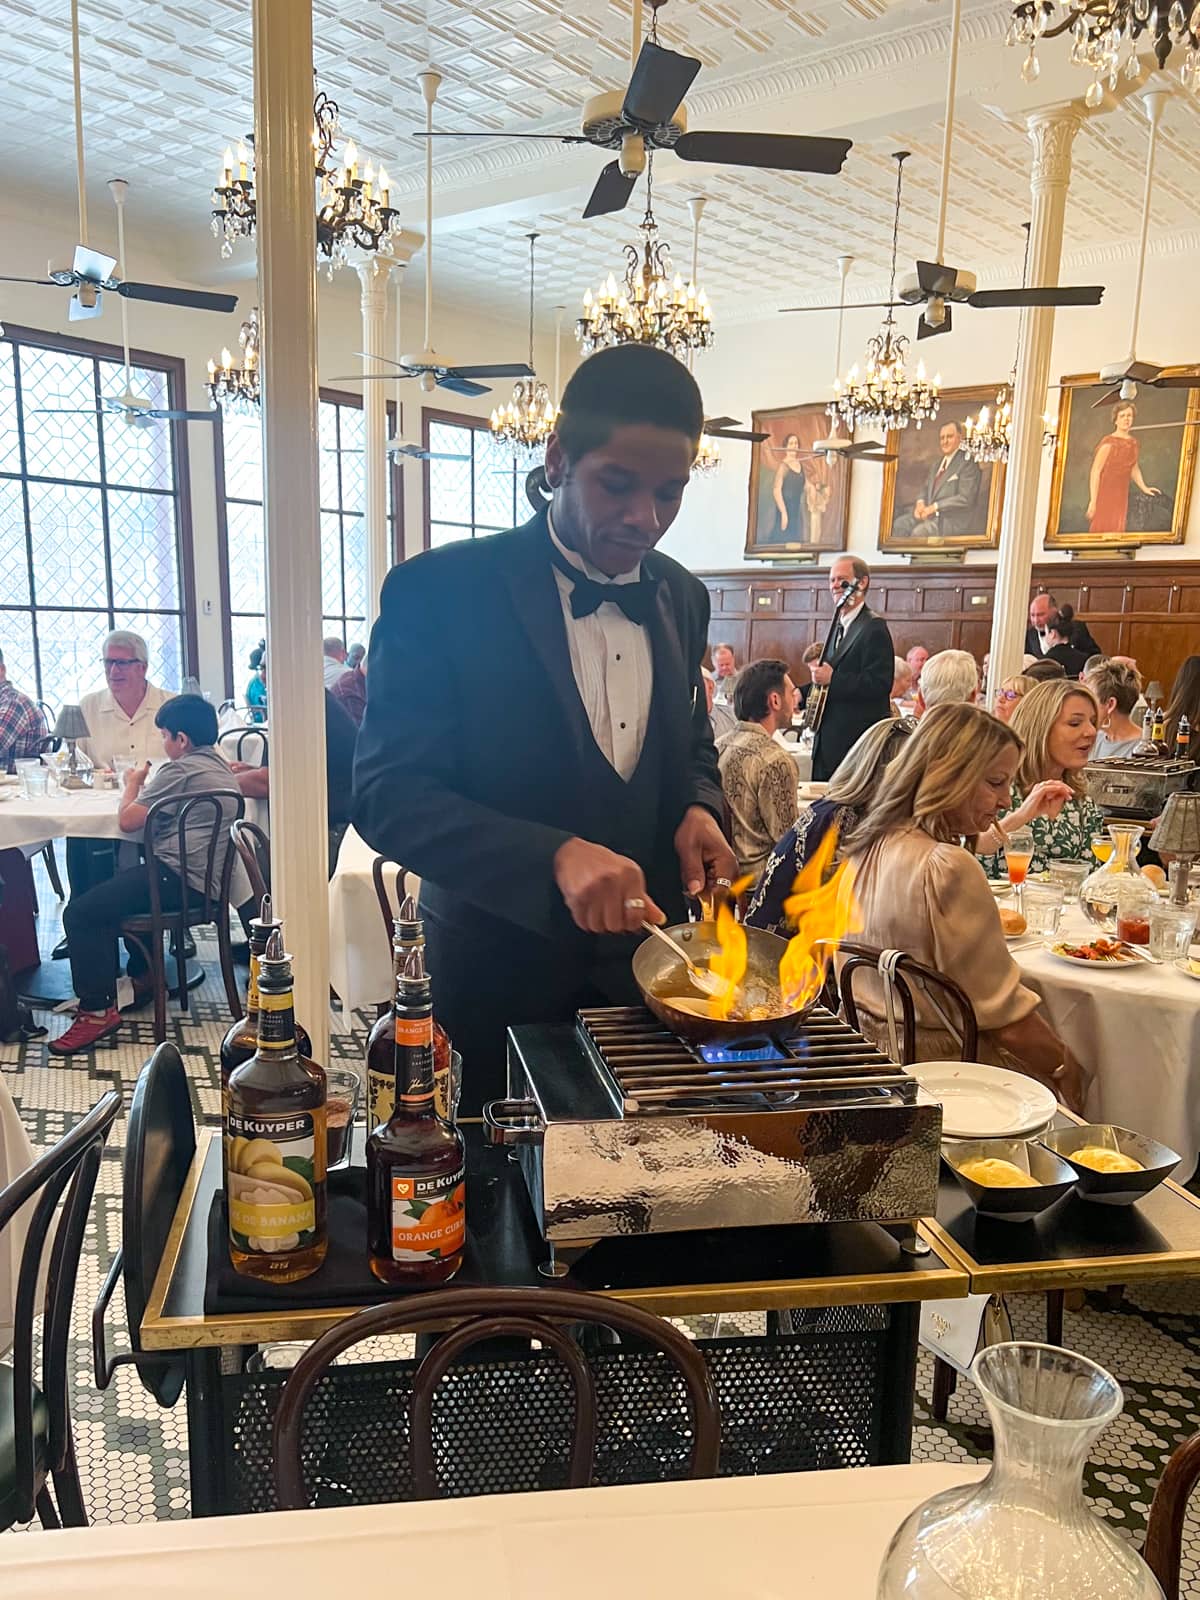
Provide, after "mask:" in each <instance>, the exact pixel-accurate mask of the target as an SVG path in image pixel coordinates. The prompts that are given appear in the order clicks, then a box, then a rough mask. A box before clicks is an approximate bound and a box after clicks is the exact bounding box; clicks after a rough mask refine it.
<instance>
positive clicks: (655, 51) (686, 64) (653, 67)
mask: <svg viewBox="0 0 1200 1600" xmlns="http://www.w3.org/2000/svg"><path fill="white" fill-rule="evenodd" d="M700 66H701V63H700V62H699V61H697V60H696V58H695V56H681V55H680V54H679V52H678V51H677V50H664V49H663V47H662V45H660V44H655V42H654V40H653V39H644V40H643V41H642V48H641V51H640V53H639V55H638V58H637V63H636V65H635V66H634V69H633V76H632V77H631V78H630V80H629V87H628V89H626V91H625V103H624V105H623V106H622V107H621V110H622V112H623V114H624V115H625V116H626V117H628V119H629V121H630V122H637V123H641V124H642V126H643V127H647V128H657V127H659V126H660V125H661V124H662V123H664V122H670V120H671V118H672V117H673V116H674V115H675V113H676V111H678V109H679V105H680V102H681V101H682V100H683V97H684V95H685V94H686V93H687V92H688V90H689V89H690V88H691V87H692V83H693V81H694V79H695V77H696V74H697V73H698V72H699V71H700Z"/></svg>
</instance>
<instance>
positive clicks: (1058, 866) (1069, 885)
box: [1046, 861, 1092, 900]
mask: <svg viewBox="0 0 1200 1600" xmlns="http://www.w3.org/2000/svg"><path fill="white" fill-rule="evenodd" d="M1046 870H1047V871H1048V872H1049V874H1050V882H1051V883H1056V884H1057V885H1058V886H1059V888H1060V889H1062V890H1063V892H1064V894H1065V895H1066V896H1067V898H1068V899H1070V900H1074V899H1076V898H1077V896H1078V894H1079V891H1080V889H1081V888H1082V887H1083V880H1084V879H1085V878H1086V877H1088V875H1089V874H1090V873H1091V871H1092V863H1091V862H1090V861H1049V862H1047V863H1046Z"/></svg>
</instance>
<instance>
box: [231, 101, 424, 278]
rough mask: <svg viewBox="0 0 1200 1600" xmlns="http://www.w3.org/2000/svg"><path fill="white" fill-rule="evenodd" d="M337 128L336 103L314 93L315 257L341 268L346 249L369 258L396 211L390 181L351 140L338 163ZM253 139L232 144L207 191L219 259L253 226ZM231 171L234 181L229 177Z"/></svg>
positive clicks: (392, 225)
mask: <svg viewBox="0 0 1200 1600" xmlns="http://www.w3.org/2000/svg"><path fill="white" fill-rule="evenodd" d="M339 128H340V113H339V111H338V107H337V103H336V101H333V100H331V99H330V98H329V96H328V95H327V94H325V93H323V92H322V91H320V90H318V91H317V95H316V98H315V99H314V100H313V131H312V149H313V180H314V206H315V209H316V223H317V252H318V254H319V255H320V256H323V257H324V258H325V260H326V261H327V262H328V263H329V276H330V277H332V276H333V272H334V268H335V267H344V266H346V265H348V263H349V260H350V251H351V249H356V250H360V251H362V252H363V253H364V254H367V255H371V254H374V252H376V251H378V250H382V249H384V248H385V247H386V245H387V243H388V240H389V239H390V238H391V236H392V234H393V233H394V232H395V231H396V229H397V227H398V224H399V212H398V211H396V210H395V209H394V207H393V206H392V205H391V204H390V198H391V197H390V192H389V189H390V179H389V178H388V175H387V172H386V171H385V170H384V168H383V167H380V169H379V171H378V172H376V171H375V168H374V166H373V165H372V163H371V162H370V161H368V162H366V164H365V165H363V164H362V163H360V161H359V153H358V149H357V147H356V145H355V143H354V141H353V139H347V140H346V143H345V146H344V148H343V151H342V157H341V161H340V162H338V161H336V160H335V159H334V155H333V146H334V140H335V139H336V137H337V134H338V131H339ZM253 147H254V137H253V135H252V134H247V136H246V138H245V139H243V140H240V141H239V142H238V147H237V155H236V158H235V155H234V152H233V150H232V149H231V148H227V149H226V151H225V158H224V161H223V162H222V165H221V176H220V178H219V180H218V181H217V183H216V184H215V185H214V186H213V192H212V207H213V211H212V231H213V234H214V236H215V237H216V238H218V239H220V241H221V255H222V256H230V255H232V254H233V245H234V240H236V239H251V238H253V237H254V233H255V229H256V226H257V202H256V199H255V193H254V155H253ZM235 167H236V170H237V176H236V177H235V176H234V169H235Z"/></svg>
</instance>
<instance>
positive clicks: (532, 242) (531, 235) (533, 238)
mask: <svg viewBox="0 0 1200 1600" xmlns="http://www.w3.org/2000/svg"><path fill="white" fill-rule="evenodd" d="M525 237H526V238H527V239H528V240H529V365H530V366H531V367H534V360H533V282H534V280H533V247H534V245H535V244H536V243H537V241H538V237H539V236H538V235H537V234H536V233H527V234H526V235H525ZM534 370H535V371H536V367H535V368H534Z"/></svg>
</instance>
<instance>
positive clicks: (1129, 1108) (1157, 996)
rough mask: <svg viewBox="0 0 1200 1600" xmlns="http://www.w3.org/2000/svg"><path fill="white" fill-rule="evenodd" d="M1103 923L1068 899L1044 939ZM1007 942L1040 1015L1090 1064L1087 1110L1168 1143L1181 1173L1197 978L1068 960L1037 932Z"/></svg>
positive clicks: (1162, 969) (1191, 1142)
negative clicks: (1057, 924)
mask: <svg viewBox="0 0 1200 1600" xmlns="http://www.w3.org/2000/svg"><path fill="white" fill-rule="evenodd" d="M1104 933H1105V930H1104V929H1101V928H1097V927H1096V926H1095V925H1094V924H1093V923H1090V922H1089V921H1088V920H1087V918H1086V917H1085V916H1084V913H1083V912H1082V910H1080V908H1079V907H1078V905H1068V906H1067V907H1066V909H1065V911H1064V914H1063V918H1062V922H1061V924H1060V927H1059V932H1058V934H1057V935H1056V936H1055V940H1054V942H1056V943H1058V942H1068V943H1083V942H1085V941H1087V940H1088V939H1094V938H1096V937H1097V936H1102V935H1103V934H1104ZM1109 936H1110V937H1111V934H1110V935H1109ZM1009 948H1010V950H1011V951H1012V955H1013V959H1014V960H1015V961H1016V963H1017V965H1018V966H1019V967H1020V969H1021V981H1022V983H1024V984H1026V985H1027V986H1028V987H1029V988H1031V989H1033V990H1035V991H1036V992H1037V993H1038V994H1039V995H1040V996H1041V999H1042V1009H1043V1012H1044V1014H1045V1017H1046V1021H1047V1022H1048V1023H1049V1024H1050V1026H1051V1027H1052V1028H1053V1029H1054V1031H1055V1032H1056V1033H1057V1034H1058V1035H1059V1037H1060V1038H1062V1039H1063V1040H1064V1041H1065V1042H1066V1044H1067V1045H1069V1047H1070V1049H1071V1050H1072V1052H1073V1053H1074V1055H1075V1056H1076V1057H1077V1058H1078V1059H1079V1060H1080V1061H1081V1062H1082V1063H1083V1065H1084V1067H1085V1068H1086V1069H1087V1070H1088V1071H1090V1072H1091V1073H1092V1081H1091V1084H1090V1087H1089V1089H1088V1095H1087V1102H1086V1105H1085V1111H1086V1113H1087V1115H1088V1117H1089V1118H1090V1119H1091V1120H1092V1121H1094V1122H1112V1123H1116V1124H1117V1125H1118V1126H1120V1127H1123V1128H1134V1129H1136V1130H1137V1131H1138V1132H1139V1133H1144V1134H1148V1135H1149V1136H1150V1138H1152V1139H1157V1140H1159V1142H1160V1143H1162V1144H1165V1145H1169V1146H1170V1147H1171V1149H1172V1150H1177V1151H1178V1152H1179V1155H1180V1157H1181V1158H1182V1159H1181V1160H1180V1163H1179V1169H1178V1171H1177V1172H1176V1174H1175V1176H1176V1178H1177V1179H1178V1180H1179V1181H1180V1182H1184V1181H1186V1180H1187V1179H1188V1178H1190V1177H1191V1176H1192V1174H1193V1173H1194V1172H1195V1170H1196V1164H1197V1159H1198V1157H1200V982H1197V980H1196V979H1194V978H1191V977H1189V976H1187V975H1186V974H1185V973H1183V972H1180V971H1179V970H1178V969H1177V968H1176V967H1175V965H1174V964H1173V963H1171V962H1155V961H1150V960H1136V961H1134V962H1131V963H1129V964H1128V965H1122V966H1112V967H1109V966H1099V965H1096V964H1094V963H1087V962H1082V963H1081V962H1074V961H1070V960H1067V959H1065V958H1064V957H1062V956H1060V955H1057V954H1055V953H1054V952H1053V951H1052V950H1051V949H1049V948H1048V946H1047V944H1046V941H1045V940H1043V939H1042V938H1040V937H1038V938H1034V937H1032V936H1027V937H1025V938H1022V939H1018V940H1014V941H1012V942H1011V943H1010V946H1009Z"/></svg>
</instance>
